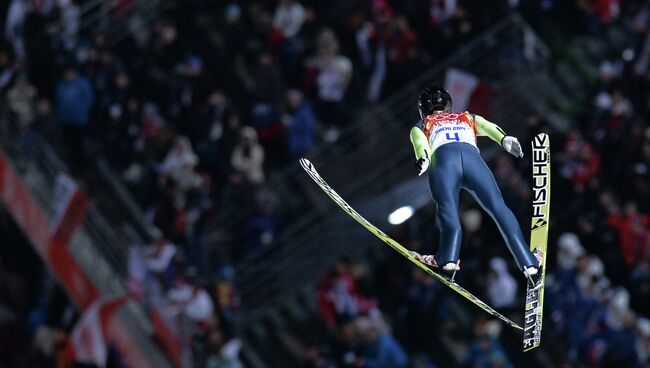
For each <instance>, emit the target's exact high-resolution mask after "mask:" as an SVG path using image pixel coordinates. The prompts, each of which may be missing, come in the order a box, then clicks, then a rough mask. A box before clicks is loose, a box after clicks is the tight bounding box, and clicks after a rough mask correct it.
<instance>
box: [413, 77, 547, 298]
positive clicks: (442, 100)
mask: <svg viewBox="0 0 650 368" xmlns="http://www.w3.org/2000/svg"><path fill="white" fill-rule="evenodd" d="M451 109H452V100H451V96H450V95H449V92H447V91H446V90H444V89H443V88H440V87H428V88H425V89H424V90H423V91H422V92H421V93H420V96H419V99H418V110H419V112H420V118H421V120H420V121H419V122H418V123H417V124H416V125H415V126H414V127H413V128H411V132H410V137H411V143H412V144H413V149H414V150H415V157H416V160H417V161H416V164H415V166H416V168H417V170H418V175H422V174H424V173H425V172H427V171H428V174H429V187H430V189H431V195H432V197H433V200H434V201H435V203H436V204H437V205H438V211H437V218H438V222H439V224H440V247H439V249H438V252H437V253H436V254H435V255H420V254H418V253H416V252H411V254H412V255H413V256H414V257H415V258H416V259H418V260H419V261H421V262H423V263H425V264H427V265H428V266H431V267H433V268H435V269H438V270H439V271H441V272H442V273H443V274H445V275H446V276H449V277H451V279H452V280H453V277H454V275H455V273H456V271H458V270H459V269H460V267H459V253H460V245H461V226H460V220H459V217H458V196H459V193H460V189H461V188H462V189H464V190H466V191H467V192H469V193H470V194H471V195H472V196H473V197H474V199H475V200H476V201H477V202H478V203H479V204H480V205H481V207H483V209H484V210H485V211H486V212H487V213H488V214H489V215H490V216H491V217H492V219H493V220H494V221H495V222H496V224H497V226H498V228H499V231H500V232H501V235H502V236H503V238H504V239H505V241H506V244H507V245H508V249H509V250H510V252H511V253H512V255H513V256H514V258H515V261H516V262H517V267H518V268H519V269H520V270H521V271H522V272H523V273H524V276H525V277H526V278H527V279H528V281H529V282H530V283H531V286H532V287H537V286H538V285H539V284H540V275H541V272H540V267H541V264H542V262H541V260H542V258H541V257H542V256H541V254H538V252H537V249H536V252H535V254H534V253H533V252H531V251H530V249H529V247H528V244H527V243H526V241H525V240H524V236H523V234H522V232H521V229H520V228H519V224H518V223H517V220H516V219H515V216H514V214H513V213H512V211H511V210H510V209H509V208H508V207H507V206H506V204H505V202H504V201H503V197H502V196H501V192H500V191H499V187H498V186H497V184H496V181H495V179H494V176H493V174H492V172H491V171H490V169H489V168H488V166H487V165H486V164H485V161H483V158H481V155H480V154H479V149H478V147H477V146H476V137H478V136H488V137H490V139H492V140H493V141H495V142H497V143H499V144H500V145H501V146H502V147H503V148H504V149H505V150H506V151H507V152H508V153H510V154H512V155H513V156H515V157H523V151H522V149H521V145H520V144H519V141H518V140H517V138H515V137H512V136H508V135H506V134H505V132H504V131H503V130H502V129H501V128H499V127H498V126H497V125H496V124H494V123H491V122H489V121H487V120H486V119H484V118H483V117H481V116H479V115H475V114H470V113H469V112H467V111H465V112H452V111H451Z"/></svg>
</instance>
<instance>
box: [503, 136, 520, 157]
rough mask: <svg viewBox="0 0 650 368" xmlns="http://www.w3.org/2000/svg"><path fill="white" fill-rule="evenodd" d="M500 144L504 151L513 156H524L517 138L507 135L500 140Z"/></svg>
mask: <svg viewBox="0 0 650 368" xmlns="http://www.w3.org/2000/svg"><path fill="white" fill-rule="evenodd" d="M501 146H502V147H503V149H504V150H506V152H508V153H509V154H511V155H513V156H515V157H524V151H523V150H522V149H521V144H519V141H518V140H517V138H515V137H513V136H510V135H507V136H505V137H503V139H502V140H501Z"/></svg>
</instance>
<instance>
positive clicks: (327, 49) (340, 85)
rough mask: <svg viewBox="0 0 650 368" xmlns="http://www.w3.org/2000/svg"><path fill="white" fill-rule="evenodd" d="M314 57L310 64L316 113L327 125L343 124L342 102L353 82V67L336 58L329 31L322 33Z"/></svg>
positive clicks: (335, 45)
mask: <svg viewBox="0 0 650 368" xmlns="http://www.w3.org/2000/svg"><path fill="white" fill-rule="evenodd" d="M316 42H317V54H316V56H315V57H314V58H313V59H312V60H311V61H310V62H309V67H310V68H311V71H312V73H314V74H315V75H316V77H315V82H316V89H317V96H318V113H319V115H320V117H321V118H322V119H323V121H324V122H325V123H326V124H328V125H330V126H331V125H337V126H342V125H343V124H345V123H346V121H345V120H346V113H345V110H344V106H343V99H344V97H345V93H346V91H347V89H348V85H349V83H350V79H351V78H352V63H351V61H350V59H348V58H347V57H346V56H343V55H341V54H339V43H338V40H337V38H336V35H335V34H334V32H333V31H332V30H331V29H325V30H323V31H322V32H321V33H320V34H319V35H318V39H317V41H316Z"/></svg>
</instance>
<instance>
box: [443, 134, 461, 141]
mask: <svg viewBox="0 0 650 368" xmlns="http://www.w3.org/2000/svg"><path fill="white" fill-rule="evenodd" d="M445 137H447V140H448V141H456V142H460V137H459V136H458V133H454V135H451V133H446V134H445Z"/></svg>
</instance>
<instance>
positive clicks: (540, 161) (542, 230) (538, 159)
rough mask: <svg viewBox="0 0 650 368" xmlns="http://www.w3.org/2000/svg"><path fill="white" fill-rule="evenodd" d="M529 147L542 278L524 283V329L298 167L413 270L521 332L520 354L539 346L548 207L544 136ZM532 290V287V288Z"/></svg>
mask: <svg viewBox="0 0 650 368" xmlns="http://www.w3.org/2000/svg"><path fill="white" fill-rule="evenodd" d="M532 146H533V155H532V158H533V216H532V223H531V239H530V249H531V251H532V250H534V249H535V248H537V249H538V252H539V253H540V254H541V255H542V269H541V270H542V276H541V278H540V281H539V282H540V283H541V285H539V284H538V285H530V283H529V282H527V285H528V287H527V290H526V307H525V312H524V316H525V317H524V327H521V326H520V325H518V324H517V323H515V322H513V321H512V320H510V319H509V318H507V317H505V316H504V315H502V314H501V313H499V312H497V311H496V310H495V309H494V308H492V307H490V306H489V305H487V304H486V303H485V302H483V301H482V300H480V299H479V298H477V297H476V296H474V295H473V294H472V293H470V292H469V291H467V290H465V289H464V288H463V287H461V286H460V285H458V284H457V283H456V282H455V281H453V280H451V279H449V278H447V277H446V276H444V275H441V274H438V273H437V272H435V271H434V270H433V269H431V268H430V267H429V266H427V265H425V264H423V263H422V262H420V261H418V260H417V259H415V258H414V257H413V255H411V253H410V252H409V251H408V250H407V249H406V248H404V247H403V246H402V245H401V244H399V243H398V242H396V241H395V240H393V239H392V238H391V237H389V236H388V235H386V234H385V233H384V232H383V231H381V230H379V229H378V228H377V227H376V226H374V225H373V224H371V223H370V222H369V221H368V220H366V219H365V218H364V217H363V216H361V215H360V214H359V213H358V212H357V211H356V210H355V209H354V208H352V207H351V206H350V205H349V204H348V203H347V202H346V201H345V200H344V199H343V198H341V196H340V195H339V194H338V193H336V191H334V189H332V187H330V186H329V185H328V184H327V182H326V181H325V180H324V179H323V178H322V177H321V176H320V175H319V174H318V171H316V168H315V167H314V165H313V164H312V163H311V162H310V161H309V160H307V159H305V158H301V159H300V165H301V166H302V168H303V169H304V170H305V171H306V172H307V174H308V175H309V176H310V177H311V179H312V180H314V182H316V184H318V186H319V187H320V188H321V189H322V190H323V191H324V192H325V193H326V194H327V195H328V196H329V197H330V198H331V199H332V200H333V201H334V202H335V203H336V204H337V205H339V207H341V209H343V211H345V213H347V214H348V215H349V216H350V217H352V218H353V219H354V220H355V221H357V222H358V223H359V224H361V225H362V226H363V227H365V228H366V229H367V230H368V231H370V232H371V233H372V234H374V235H375V236H377V237H378V238H379V239H380V240H381V241H383V242H384V243H386V244H387V245H388V246H390V247H391V248H392V249H394V250H395V251H397V252H398V253H399V254H401V255H402V256H404V257H405V258H406V259H408V260H409V261H411V262H412V263H413V264H415V265H416V266H418V267H420V268H421V269H423V270H424V271H425V272H427V273H428V274H429V275H431V276H433V277H435V278H436V279H438V280H439V281H440V282H442V283H443V284H445V285H447V286H448V287H449V288H451V289H452V290H454V291H456V292H457V293H458V294H460V295H462V296H463V297H464V298H466V299H467V300H469V301H470V302H472V303H474V304H475V305H477V306H478V307H479V308H481V309H483V310H484V311H486V312H487V313H489V314H490V315H492V316H494V317H496V318H499V319H500V320H502V321H503V322H505V323H506V324H508V325H510V326H511V327H513V328H516V329H519V330H522V331H523V333H524V351H528V350H531V349H534V348H536V347H538V346H539V345H540V342H541V335H542V310H543V304H544V277H545V275H544V272H545V270H546V246H547V238H548V220H549V206H550V188H551V186H550V185H551V184H550V177H551V167H550V164H551V157H550V148H549V139H548V136H547V135H546V134H538V135H537V136H535V138H534V139H533V142H532ZM535 286H536V287H535Z"/></svg>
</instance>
